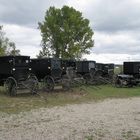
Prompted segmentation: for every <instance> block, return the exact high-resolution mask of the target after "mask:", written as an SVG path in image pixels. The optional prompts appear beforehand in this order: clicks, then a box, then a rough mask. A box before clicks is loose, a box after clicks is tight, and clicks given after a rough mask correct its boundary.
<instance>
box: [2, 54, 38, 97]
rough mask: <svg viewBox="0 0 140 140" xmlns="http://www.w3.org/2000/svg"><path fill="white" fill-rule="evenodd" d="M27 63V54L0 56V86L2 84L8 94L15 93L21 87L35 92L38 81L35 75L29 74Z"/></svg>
mask: <svg viewBox="0 0 140 140" xmlns="http://www.w3.org/2000/svg"><path fill="white" fill-rule="evenodd" d="M29 63H30V57H29V56H1V57H0V86H3V85H4V86H5V88H6V92H7V93H8V94H9V95H11V96H13V95H16V94H17V91H18V90H21V89H28V90H30V92H31V93H32V94H36V93H37V86H38V81H37V78H36V77H35V76H31V75H30V71H31V68H30V64H29Z"/></svg>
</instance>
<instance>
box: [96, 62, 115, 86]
mask: <svg viewBox="0 0 140 140" xmlns="http://www.w3.org/2000/svg"><path fill="white" fill-rule="evenodd" d="M95 75H96V76H98V77H99V82H100V83H102V84H108V83H112V82H113V76H114V64H113V63H108V64H104V63H96V73H95Z"/></svg>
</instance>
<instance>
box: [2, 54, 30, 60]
mask: <svg viewBox="0 0 140 140" xmlns="http://www.w3.org/2000/svg"><path fill="white" fill-rule="evenodd" d="M12 58H16V59H18V58H20V59H23V58H26V59H30V56H24V55H19V56H13V55H9V56H0V59H12Z"/></svg>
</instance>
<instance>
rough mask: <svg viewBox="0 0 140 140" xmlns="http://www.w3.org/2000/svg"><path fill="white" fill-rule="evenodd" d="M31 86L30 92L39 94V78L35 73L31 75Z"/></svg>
mask: <svg viewBox="0 0 140 140" xmlns="http://www.w3.org/2000/svg"><path fill="white" fill-rule="evenodd" d="M28 80H29V88H30V92H31V93H32V94H33V95H34V94H37V91H38V89H39V85H38V79H37V77H36V76H35V75H30V76H29V78H28Z"/></svg>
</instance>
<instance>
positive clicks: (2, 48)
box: [0, 26, 20, 56]
mask: <svg viewBox="0 0 140 140" xmlns="http://www.w3.org/2000/svg"><path fill="white" fill-rule="evenodd" d="M2 29H3V26H0V56H4V55H20V50H18V49H16V46H15V43H14V42H11V41H10V40H9V39H8V38H7V37H5V32H4V31H3V30H2Z"/></svg>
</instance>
